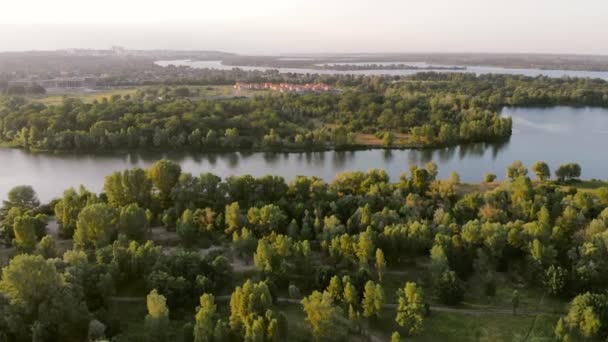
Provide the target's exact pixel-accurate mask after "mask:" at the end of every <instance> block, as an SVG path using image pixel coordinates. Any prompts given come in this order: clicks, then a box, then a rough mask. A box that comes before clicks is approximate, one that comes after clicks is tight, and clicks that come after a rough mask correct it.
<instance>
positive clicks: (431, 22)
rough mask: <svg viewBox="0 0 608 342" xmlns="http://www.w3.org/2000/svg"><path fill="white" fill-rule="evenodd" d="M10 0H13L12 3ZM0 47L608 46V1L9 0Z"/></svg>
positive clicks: (536, 49)
mask: <svg viewBox="0 0 608 342" xmlns="http://www.w3.org/2000/svg"><path fill="white" fill-rule="evenodd" d="M2 2H5V3H2ZM2 2H0V51H20V50H54V49H65V48H97V49H99V48H109V47H110V46H112V45H119V46H124V47H126V48H129V49H180V50H181V49H183V50H187V49H190V50H222V51H228V52H235V53H242V54H295V53H339V52H343V53H349V52H350V53H353V52H365V53H382V52H501V53H575V54H602V55H608V23H607V22H606V18H608V0H577V1H573V0H373V1H372V0H212V1H209V0H165V1H158V0H52V1H51V0H4V1H2Z"/></svg>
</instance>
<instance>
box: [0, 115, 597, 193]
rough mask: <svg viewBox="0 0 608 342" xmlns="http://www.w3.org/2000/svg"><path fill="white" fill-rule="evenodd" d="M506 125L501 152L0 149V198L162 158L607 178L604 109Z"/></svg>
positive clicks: (235, 171)
mask: <svg viewBox="0 0 608 342" xmlns="http://www.w3.org/2000/svg"><path fill="white" fill-rule="evenodd" d="M502 114H503V115H510V116H512V117H513V136H512V137H511V139H510V140H509V141H508V142H504V143H501V144H471V145H462V146H456V147H450V148H441V149H422V150H416V149H408V150H392V151H386V150H382V149H376V150H365V151H349V152H335V151H328V152H311V153H262V152H259V153H197V154H192V153H173V152H172V153H122V154H60V155H58V154H30V153H27V152H24V151H22V150H18V149H6V148H4V149H0V165H2V168H0V198H2V199H4V198H6V194H7V192H8V191H9V190H10V189H11V188H12V187H13V186H15V185H19V184H30V185H32V186H33V187H34V189H35V190H36V191H37V192H38V194H39V197H40V199H41V200H43V201H48V200H50V199H52V198H53V197H56V196H59V195H61V194H62V192H63V190H65V189H66V188H68V187H70V186H78V185H80V184H84V185H85V186H86V187H87V188H89V189H90V190H93V191H100V190H101V189H102V186H103V177H104V176H106V175H108V174H109V173H111V172H113V171H116V170H123V169H126V168H132V167H143V168H145V167H148V166H150V165H151V164H153V163H154V162H155V161H156V160H158V159H160V158H163V157H166V158H169V159H172V160H175V161H176V162H178V163H180V164H181V166H182V168H183V170H184V171H186V172H191V173H193V174H199V173H201V172H212V173H215V174H217V175H219V176H221V177H226V176H229V175H243V174H252V175H254V176H262V175H265V174H277V175H281V176H283V177H285V179H286V180H288V181H289V180H291V179H292V178H294V177H295V176H296V175H307V176H318V177H322V178H324V179H325V180H331V179H333V178H334V176H335V175H336V173H339V172H343V171H354V170H361V171H366V170H368V169H371V168H380V169H385V170H387V172H388V174H389V175H390V177H391V179H392V180H396V179H397V178H398V176H399V174H400V173H402V172H406V171H408V169H409V165H411V164H423V163H426V162H428V161H430V160H434V161H435V162H436V163H437V164H438V166H439V176H440V177H441V178H446V177H448V176H449V174H450V172H451V171H457V172H458V173H459V174H460V177H461V180H462V181H463V182H479V181H481V180H483V176H484V174H485V173H487V172H491V173H496V174H497V175H498V178H499V179H501V178H504V175H505V169H506V167H507V165H509V164H511V163H512V162H513V161H514V160H516V159H519V160H521V161H523V162H524V164H525V165H526V166H528V167H529V166H530V165H531V164H532V163H534V162H535V161H537V160H544V161H546V162H547V163H548V164H549V166H550V167H551V170H552V171H553V170H555V169H556V168H557V166H559V165H560V164H562V163H565V162H570V161H573V162H578V163H580V165H581V166H582V170H583V177H584V178H598V179H606V178H608V160H607V159H606V156H607V155H608V154H607V153H606V152H605V151H604V152H602V151H601V150H603V149H604V148H606V146H608V109H605V108H572V107H551V108H504V109H503V110H502Z"/></svg>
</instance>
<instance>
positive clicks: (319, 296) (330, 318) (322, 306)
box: [302, 291, 346, 341]
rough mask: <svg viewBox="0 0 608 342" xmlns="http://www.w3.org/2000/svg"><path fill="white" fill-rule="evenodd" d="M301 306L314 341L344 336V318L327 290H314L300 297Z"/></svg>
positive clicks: (331, 339)
mask: <svg viewBox="0 0 608 342" xmlns="http://www.w3.org/2000/svg"><path fill="white" fill-rule="evenodd" d="M302 306H303V307H304V312H305V313H306V320H307V321H308V322H309V323H310V326H311V329H312V334H313V336H314V338H315V341H340V340H342V339H344V338H345V337H346V329H344V322H345V321H346V318H345V317H344V313H343V311H342V309H341V308H340V307H337V306H335V305H334V300H333V296H332V295H331V294H330V293H329V292H323V293H321V292H319V291H314V292H313V293H312V294H311V295H310V296H308V297H305V298H304V299H302Z"/></svg>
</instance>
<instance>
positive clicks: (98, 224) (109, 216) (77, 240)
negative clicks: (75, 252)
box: [74, 203, 118, 247]
mask: <svg viewBox="0 0 608 342" xmlns="http://www.w3.org/2000/svg"><path fill="white" fill-rule="evenodd" d="M117 216H118V215H117V212H116V209H114V208H112V207H110V206H109V205H107V204H103V203H98V204H91V205H89V206H87V207H85V208H84V209H82V211H81V212H80V214H79V215H78V221H77V223H76V232H75V233H74V244H75V245H76V246H79V247H86V246H87V245H88V244H92V245H93V246H95V247H103V246H105V245H107V244H109V243H110V242H111V240H112V238H113V237H114V236H115V235H116V220H117Z"/></svg>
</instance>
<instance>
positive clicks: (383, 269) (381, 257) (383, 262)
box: [376, 248, 386, 282]
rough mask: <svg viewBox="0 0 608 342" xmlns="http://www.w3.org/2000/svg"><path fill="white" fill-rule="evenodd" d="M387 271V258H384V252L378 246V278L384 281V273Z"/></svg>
mask: <svg viewBox="0 0 608 342" xmlns="http://www.w3.org/2000/svg"><path fill="white" fill-rule="evenodd" d="M385 272H386V260H385V259H384V252H382V250H381V249H380V248H376V273H377V274H378V280H379V281H380V282H382V278H383V277H384V273H385Z"/></svg>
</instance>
